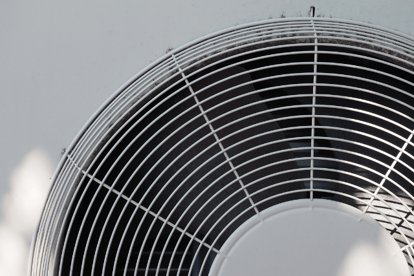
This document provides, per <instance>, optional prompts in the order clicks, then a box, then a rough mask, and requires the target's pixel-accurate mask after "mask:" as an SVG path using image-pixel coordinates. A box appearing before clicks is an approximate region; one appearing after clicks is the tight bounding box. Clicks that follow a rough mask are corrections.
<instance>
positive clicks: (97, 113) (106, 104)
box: [27, 17, 414, 275]
mask: <svg viewBox="0 0 414 276" xmlns="http://www.w3.org/2000/svg"><path fill="white" fill-rule="evenodd" d="M289 21H320V22H334V23H348V24H351V25H354V26H355V25H360V26H365V27H370V28H373V29H378V30H382V31H386V32H390V33H393V34H397V35H399V36H401V37H403V38H405V39H408V40H410V41H412V42H413V44H414V37H411V36H409V35H407V34H405V33H402V32H399V31H396V30H393V29H390V28H386V27H383V26H377V25H374V24H369V23H365V22H360V21H353V20H346V19H336V18H335V19H333V18H321V17H289V18H278V19H266V20H262V21H255V22H249V23H244V24H240V25H236V26H232V27H228V28H224V29H222V30H219V31H216V32H213V33H210V34H208V35H204V36H201V37H200V38H198V39H195V40H193V41H190V42H188V43H186V44H183V45H181V46H180V47H178V48H176V49H173V50H171V51H170V52H167V53H166V54H164V55H163V56H161V57H160V58H158V59H156V60H155V61H153V62H152V63H151V64H149V65H148V66H146V67H144V68H143V69H141V70H140V71H139V72H138V73H137V74H135V75H134V76H133V77H131V78H130V79H129V80H127V81H126V82H125V83H124V84H123V85H122V86H121V87H120V88H118V89H117V90H116V91H115V92H114V93H113V94H112V95H111V96H110V97H109V98H108V99H107V100H106V101H105V102H104V103H103V104H102V105H101V106H100V107H99V108H98V109H97V110H96V111H95V112H94V113H93V114H92V116H91V117H90V118H89V119H88V121H87V122H86V123H85V124H84V125H83V127H82V128H81V130H80V131H79V132H78V133H77V135H76V136H75V138H73V140H72V142H71V143H70V144H69V146H68V147H67V149H66V152H65V154H64V155H63V156H62V158H61V160H60V161H59V163H58V166H57V167H56V170H55V172H54V174H53V177H52V180H51V184H52V185H51V187H50V188H49V192H48V196H47V200H49V197H50V194H51V192H52V189H53V183H55V180H56V178H57V176H58V175H59V173H60V171H61V169H62V167H63V164H64V163H65V162H66V159H67V154H68V152H70V151H71V150H72V149H73V148H74V147H75V145H76V144H77V143H78V141H79V139H80V138H81V137H82V135H83V134H84V133H85V131H86V130H87V129H88V128H89V126H90V125H91V124H92V123H93V122H94V121H95V120H96V118H97V117H98V116H99V115H100V114H101V113H102V112H103V111H104V110H105V108H106V107H107V106H108V105H109V104H110V103H111V102H112V101H113V100H114V99H115V98H116V97H118V96H119V94H120V93H121V92H122V91H124V90H125V89H126V88H127V87H129V86H130V85H131V84H132V83H133V82H134V81H136V80H137V79H138V78H139V77H141V76H142V75H143V74H145V73H146V72H148V71H149V70H151V69H152V68H154V67H155V66H156V65H158V64H159V63H161V62H163V61H165V60H166V59H168V58H170V57H171V56H172V55H173V54H177V53H179V52H180V51H183V50H185V49H187V48H188V47H191V46H193V45H196V44H198V43H201V42H203V41H205V40H208V39H211V38H213V37H216V36H219V35H222V34H225V33H228V32H231V31H236V30H240V29H244V28H248V27H253V26H258V25H261V24H266V23H276V22H289ZM45 206H46V205H45ZM45 206H44V207H43V209H42V213H41V216H43V214H44V211H45ZM41 216H40V217H41ZM38 231H39V224H38V225H37V226H36V229H35V231H34V233H33V238H32V242H31V246H30V252H29V263H28V274H27V275H32V263H33V253H34V248H35V247H36V241H37V239H36V238H37V234H38Z"/></svg>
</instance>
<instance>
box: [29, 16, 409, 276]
mask: <svg viewBox="0 0 414 276" xmlns="http://www.w3.org/2000/svg"><path fill="white" fill-rule="evenodd" d="M413 58H414V43H413V40H411V39H410V38H408V37H405V36H404V35H402V34H398V33H395V32H392V31H389V30H385V29H381V28H378V27H374V26H370V25H367V24H362V23H355V22H350V21H340V20H333V19H321V18H293V19H284V20H271V21H264V22H257V23H252V24H249V25H243V26H239V27H235V28H232V29H227V30H224V31H222V32H219V33H215V34H212V35H210V36H209V37H205V38H202V39H200V40H198V41H195V42H193V43H191V44H188V45H185V46H183V47H181V48H180V49H176V50H174V51H171V52H170V53H167V55H166V56H164V57H163V58H162V59H160V60H158V61H157V62H155V63H154V64H153V65H151V66H150V67H148V68H146V69H145V70H144V71H142V72H141V73H140V74H138V75H137V76H136V77H135V78H133V79H132V80H131V81H130V82H128V83H127V84H126V85H125V86H124V87H122V89H120V90H119V91H118V92H117V93H115V94H114V96H113V97H112V98H111V99H110V100H108V102H107V103H105V105H104V106H103V107H102V108H101V109H100V110H99V111H98V112H97V113H96V115H95V116H94V117H93V118H92V119H91V120H90V121H89V122H88V123H87V125H86V127H85V128H84V129H83V130H82V132H81V133H80V135H79V136H78V137H77V139H76V140H75V141H74V142H73V143H72V145H71V146H70V147H69V148H68V150H67V152H66V153H65V156H64V158H63V159H62V161H61V163H60V165H59V168H58V170H57V173H56V175H55V177H54V180H53V187H52V189H51V191H50V194H49V198H48V201H47V203H46V205H45V209H44V212H43V216H42V219H41V221H40V224H39V227H38V231H37V233H36V239H35V243H34V247H33V252H32V254H33V256H32V266H31V274H32V275H95V274H96V275H101V274H105V275H207V274H208V272H209V269H210V267H211V264H212V262H213V260H214V258H215V257H216V256H217V254H220V248H221V246H222V245H223V244H224V242H225V241H226V240H227V238H228V237H229V236H230V235H231V234H232V233H233V232H234V231H235V230H236V229H237V228H238V227H239V226H240V225H241V224H243V223H244V222H245V221H246V220H248V219H249V218H251V217H253V216H257V215H258V214H260V212H262V211H263V210H265V209H267V208H269V207H271V206H274V205H276V204H279V203H281V202H286V201H292V200H295V199H304V198H309V200H312V199H313V198H322V199H326V200H333V201H338V202H342V203H345V204H348V205H351V206H353V207H356V208H359V209H360V210H361V211H363V212H364V213H367V214H370V215H371V216H372V217H373V218H374V219H375V220H377V221H378V223H380V224H381V225H382V226H383V227H384V228H385V229H386V230H387V231H388V232H389V233H390V234H391V235H392V236H393V237H394V239H395V240H396V241H397V242H398V244H399V246H400V247H401V250H402V251H403V253H404V254H405V255H406V257H407V262H408V264H409V265H410V268H411V269H412V266H413V257H412V254H413V251H412V250H413V246H412V243H413V239H414V228H413V223H412V220H413V215H414V213H413V211H412V209H413V207H414V196H413V194H414V190H413V185H414V183H413V182H412V179H414V177H413V176H414V160H413V155H414V144H413V141H412V137H413V135H414V132H413V131H414V119H413V118H414V116H413V114H414V107H413V102H414V99H413V92H414V85H413V82H412V80H413V68H414V67H413V65H414V63H413V60H414V59H413ZM413 271H414V270H412V271H411V273H413Z"/></svg>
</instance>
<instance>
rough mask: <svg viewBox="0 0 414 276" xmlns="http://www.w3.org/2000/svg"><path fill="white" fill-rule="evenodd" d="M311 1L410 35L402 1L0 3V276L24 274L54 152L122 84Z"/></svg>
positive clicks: (408, 4)
mask: <svg viewBox="0 0 414 276" xmlns="http://www.w3.org/2000/svg"><path fill="white" fill-rule="evenodd" d="M311 5H314V6H316V15H319V16H324V17H330V16H332V17H334V18H344V19H352V20H356V21H363V22H369V23H373V24H377V25H380V26H384V27H389V28H392V29H395V30H399V31H401V32H404V33H406V34H409V35H411V36H414V18H413V16H412V11H414V2H413V1H412V0H398V1H395V0H394V1H378V0H376V1H374V0H366V1H358V0H348V1H328V0H314V1H310V0H295V1H288V0H280V1H269V0H262V1H258V0H239V1H230V0H221V1H219V0H211V1H196V0H174V1H161V0H153V1H146V2H144V1H129V0H128V1H127V0H125V1H107V0H103V1H96V0H94V1H78V0H75V1H64V2H63V1H51V0H40V1H28V0H22V1H13V0H3V1H1V3H0V126H1V130H2V131H1V136H0V154H1V155H0V206H1V207H0V211H1V212H0V214H1V216H0V244H1V246H0V275H16V276H19V275H25V271H26V267H27V265H26V263H27V255H28V250H29V249H28V246H29V243H30V238H31V233H32V232H33V229H34V227H35V225H36V223H37V221H38V219H39V215H40V210H41V208H42V206H43V204H44V200H45V195H46V193H47V191H48V189H49V186H50V178H51V177H52V174H53V171H54V170H55V168H56V166H57V164H58V161H59V159H60V153H61V151H62V148H65V147H67V146H68V145H69V144H70V142H71V141H72V140H73V138H74V137H75V136H76V134H77V133H78V131H79V130H80V129H81V128H82V126H83V125H84V124H85V122H86V121H87V120H88V119H89V118H90V116H91V115H92V114H93V113H94V112H95V111H96V110H97V109H98V108H99V107H100V105H101V104H102V103H103V102H104V101H105V100H106V99H107V98H108V97H110V95H111V94H112V93H114V92H115V91H116V90H117V89H118V88H119V87H120V86H121V85H122V84H124V83H125V82H126V81H127V80H128V79H130V78H131V77H132V76H134V75H135V74H136V73H138V72H139V71H140V70H141V69H142V68H144V67H145V66H147V65H148V64H150V62H152V61H154V60H156V59H157V58H159V57H161V56H162V55H163V54H165V52H166V50H167V49H168V48H176V47H179V46H180V45H182V44H185V43H187V42H189V41H191V40H194V39H196V38H198V37H200V36H202V35H206V34H209V33H212V32H214V31H218V30H221V29H223V28H226V27H231V26H235V25H238V24H243V23H247V22H252V21H258V20H265V19H268V18H280V17H281V16H282V15H283V16H285V17H297V16H301V17H304V16H307V12H308V11H309V7H310V6H311Z"/></svg>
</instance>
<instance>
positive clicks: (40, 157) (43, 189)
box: [0, 149, 53, 276]
mask: <svg viewBox="0 0 414 276" xmlns="http://www.w3.org/2000/svg"><path fill="white" fill-rule="evenodd" d="M52 174H53V165H52V162H51V160H50V158H49V157H48V155H47V154H46V153H45V152H44V151H43V150H41V149H34V150H32V151H30V152H29V153H28V154H27V155H26V156H25V157H24V158H23V160H22V162H21V163H20V164H19V166H17V167H16V168H15V169H14V170H13V172H12V174H11V177H10V186H9V192H8V193H7V194H6V195H5V196H4V197H3V198H2V211H3V220H2V221H0V245H1V246H0V275H15V276H20V275H22V276H24V275H26V270H27V262H28V256H29V248H30V241H31V238H32V235H33V231H34V229H35V227H36V225H37V223H38V222H39V219H40V214H41V211H42V209H43V206H44V204H45V201H46V196H47V193H48V191H49V188H50V178H51V176H52Z"/></svg>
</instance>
